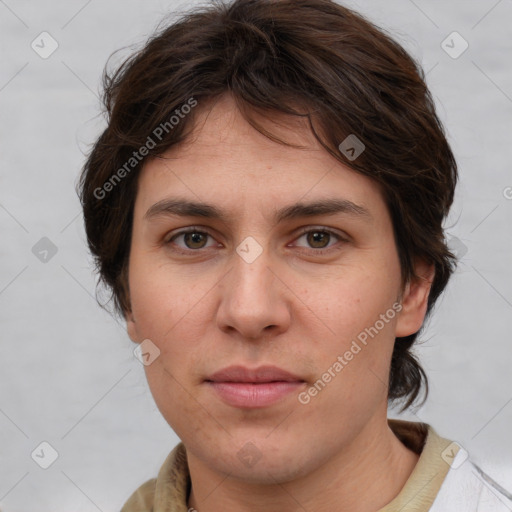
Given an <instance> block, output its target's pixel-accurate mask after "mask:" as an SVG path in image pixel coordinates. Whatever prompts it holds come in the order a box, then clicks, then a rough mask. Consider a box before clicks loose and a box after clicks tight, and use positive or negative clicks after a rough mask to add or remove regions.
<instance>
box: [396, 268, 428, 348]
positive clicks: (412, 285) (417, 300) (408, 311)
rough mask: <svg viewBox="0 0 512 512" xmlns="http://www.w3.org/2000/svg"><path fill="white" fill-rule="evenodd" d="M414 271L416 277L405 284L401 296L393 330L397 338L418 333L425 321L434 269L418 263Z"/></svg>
mask: <svg viewBox="0 0 512 512" xmlns="http://www.w3.org/2000/svg"><path fill="white" fill-rule="evenodd" d="M415 271H416V275H417V276H418V277H416V278H412V279H411V280H410V281H409V282H408V283H407V284H406V286H405V289H404V292H403V294H402V311H401V312H400V315H399V317H398V320H397V322H396V329H395V336H396V337H397V338H402V337H404V336H409V335H411V334H414V333H416V332H418V331H419V330H420V328H421V326H422V325H423V321H424V320H425V315H426V312H427V305H428V296H429V294H430V288H431V286H432V282H433V280H434V275H435V267H434V265H433V264H427V263H425V262H420V263H418V264H417V265H416V267H415Z"/></svg>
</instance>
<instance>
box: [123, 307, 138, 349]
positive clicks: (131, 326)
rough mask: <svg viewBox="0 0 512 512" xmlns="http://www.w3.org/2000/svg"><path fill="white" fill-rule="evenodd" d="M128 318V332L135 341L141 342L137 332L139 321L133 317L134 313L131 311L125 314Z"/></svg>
mask: <svg viewBox="0 0 512 512" xmlns="http://www.w3.org/2000/svg"><path fill="white" fill-rule="evenodd" d="M125 319H126V332H127V333H128V336H129V337H130V339H131V340H132V341H133V342H134V343H139V336H138V334H137V323H136V322H135V318H134V317H133V313H132V312H131V311H130V312H128V313H126V314H125Z"/></svg>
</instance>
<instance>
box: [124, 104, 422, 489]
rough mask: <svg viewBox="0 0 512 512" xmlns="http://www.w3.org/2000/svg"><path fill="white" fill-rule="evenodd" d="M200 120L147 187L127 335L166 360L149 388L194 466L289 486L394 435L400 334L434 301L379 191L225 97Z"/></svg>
mask: <svg viewBox="0 0 512 512" xmlns="http://www.w3.org/2000/svg"><path fill="white" fill-rule="evenodd" d="M199 108H200V107H198V109H199ZM198 114H199V117H198V118H197V121H198V122H197V123H196V125H195V130H194V136H193V137H192V138H191V139H190V141H189V142H188V143H187V144H185V145H182V146H180V147H176V148H172V149H171V150H170V151H169V152H168V153H167V154H166V155H164V156H165V158H162V159H154V160H151V161H148V162H147V163H146V165H145V166H144V168H143V170H142V172H141V174H140V177H139V183H138V193H137V198H136V203H135V209H134V223H133V236H132V245H131V252H130V261H129V289H130V300H131V305H132V310H131V313H130V314H128V315H127V325H128V332H129V334H130V337H131V339H132V340H133V341H134V342H136V343H140V342H142V341H143V340H150V342H151V343H152V344H154V345H155V346H156V347H157V348H158V350H159V351H160V354H159V356H158V357H157V358H156V359H154V361H153V362H152V363H151V364H149V365H147V366H145V371H146V375H147V379H148V383H149V386H150V389H151V392H152V394H153V396H154V399H155V401H156V403H157V405H158V407H159V409H160V411H161V413H162V415H163V416H164V418H165V419H166V420H167V422H168V423H169V425H170V426H171V427H172V428H173V430H174V431H175V432H176V433H177V435H178V436H179V437H180V439H181V440H182V441H183V443H184V444H185V446H186V447H187V452H188V453H189V454H190V456H191V457H194V458H195V459H196V460H198V461H201V462H202V463H203V464H204V465H205V466H207V467H209V468H211V469H212V470H216V471H219V472H223V473H225V474H227V473H235V474H236V475H237V476H238V477H239V478H242V479H246V480H247V481H252V482H260V483H264V482H275V480H276V479H282V480H283V481H286V480H287V479H291V478H295V477H298V476H300V475H304V474H307V473H308V472H311V471H314V470H315V469H316V468H318V467H320V466H321V465H323V464H325V463H326V462H327V461H328V460H329V459H330V458H331V457H333V455H334V454H336V453H341V452H343V451H344V450H345V451H346V450H349V449H350V446H351V444H352V442H353V441H354V439H355V438H356V437H357V436H358V435H359V434H360V433H361V432H363V431H364V432H367V433H368V435H369V434H370V433H371V431H372V429H377V428H378V427H377V425H381V426H382V425H385V418H386V408H387V381H388V375H389V365H390V358H391V353H392V349H393V344H394V341H395V336H405V335H407V334H411V333H414V332H416V331H417V330H418V329H419V327H420V326H421V323H422V321H423V317H424V313H425V307H426V298H427V294H428V288H425V286H424V285H423V284H421V283H423V281H421V282H420V283H419V284H414V283H412V284H408V285H407V286H406V287H405V289H404V290H402V288H401V273H400V265H399V259H398V254H397V250H396V246H395V241H394V237H393V227H392V223H391V220H390V216H389V213H388V211H387V208H386V205H385V203H384V200H383V196H382V194H381V192H380V190H379V188H378V186H377V185H376V184H375V183H374V182H373V181H372V180H370V179H368V178H366V177H364V176H362V175H360V174H358V173H356V172H354V171H352V170H350V169H349V168H348V167H346V166H344V165H343V164H341V163H340V162H339V161H338V160H336V159H334V158H333V157H332V156H330V155H329V154H328V153H326V152H325V150H324V149H323V148H321V146H320V145H319V144H318V142H317V141H316V140H315V139H314V137H313V135H311V133H310V132H309V130H308V128H307V127H306V126H305V125H302V124H298V122H297V121H294V120H290V119H285V118H282V119H280V124H275V123H274V122H271V121H267V124H266V127H267V128H268V129H269V130H270V131H271V132H272V133H275V134H276V135H278V136H279V137H280V138H283V139H284V140H286V141H289V142H292V143H294V144H301V145H303V146H305V147H306V149H297V148H292V147H287V146H284V145H280V144H277V143H275V142H273V141H271V140H269V139H267V138H266V137H264V136H263V135H261V134H260V133H258V132H257V131H255V130H254V129H253V128H252V127H250V125H248V124H247V123H246V122H245V121H244V120H243V118H242V117H241V115H240V114H239V113H238V111H237V110H236V108H235V106H234V103H233V102H232V100H231V99H230V98H229V96H224V97H222V98H221V99H220V100H219V101H218V102H217V103H216V104H215V105H214V106H213V107H211V108H209V109H208V110H205V111H199V110H198ZM275 121H277V118H276V119H275ZM190 203H198V204H196V205H195V206H194V205H191V204H190ZM199 205H202V206H200V207H199ZM308 205H309V206H308ZM315 205H316V206H315ZM400 296H401V304H399V303H398V302H397V300H398V298H399V297H400ZM365 334H366V336H365ZM145 343H146V344H147V343H148V342H147V341H146V342H145ZM232 366H238V367H242V370H241V371H239V372H234V373H228V374H225V375H222V374H221V375H214V374H215V373H218V372H219V371H221V370H224V369H226V368H228V367H232ZM268 366H271V367H273V368H271V369H268V368H267V369H264V368H263V367H268ZM244 370H245V371H244ZM258 370H261V371H259V372H258ZM279 370H282V371H281V372H280V371H279ZM283 372H287V373H286V374H285V373H283ZM270 381H273V382H270ZM269 475H271V476H269Z"/></svg>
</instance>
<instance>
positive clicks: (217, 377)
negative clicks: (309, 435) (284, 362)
mask: <svg viewBox="0 0 512 512" xmlns="http://www.w3.org/2000/svg"><path fill="white" fill-rule="evenodd" d="M305 382H306V381H305V380H304V379H302V378H301V377H298V376H297V375H294V374H292V373H290V372H288V371H286V370H283V369H281V368H278V367H276V366H261V367H259V368H256V369H249V368H245V367H243V366H230V367H228V368H224V369H223V370H220V371H218V372H215V373H214V374H212V375H211V376H209V377H208V378H207V379H205V383H206V384H207V385H208V386H210V388H211V389H212V390H213V391H214V392H215V393H216V395H217V396H218V397H219V398H220V399H221V400H222V401H224V402H225V403H227V404H228V405H231V406H233V407H239V408H245V409H250V408H261V407H267V406H269V405H272V404H274V403H276V402H279V401H281V400H282V399H284V398H285V397H286V396H288V395H290V394H291V393H292V392H294V391H298V390H299V389H300V388H301V387H302V386H303V385H304V384H305Z"/></svg>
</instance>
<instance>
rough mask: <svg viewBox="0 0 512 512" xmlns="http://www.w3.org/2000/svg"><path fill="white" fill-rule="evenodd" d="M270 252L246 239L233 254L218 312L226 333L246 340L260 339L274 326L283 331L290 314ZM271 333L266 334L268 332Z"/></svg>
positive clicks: (219, 321)
mask: <svg viewBox="0 0 512 512" xmlns="http://www.w3.org/2000/svg"><path fill="white" fill-rule="evenodd" d="M274 272H275V270H272V257H271V254H270V253H269V251H268V249H266V248H265V247H263V246H262V245H261V244H260V243H259V242H258V241H257V240H256V239H255V238H252V237H247V238H245V239H244V240H243V241H242V242H241V243H240V244H239V245H238V247H237V248H236V252H234V253H233V258H232V266H231V271H230V272H229V273H228V275H227V276H226V277H227V279H226V281H224V282H223V286H222V294H221V298H220V301H221V302H220V308H219V311H218V324H219V327H220V328H222V329H229V328H233V329H235V330H237V331H238V332H239V333H240V334H241V335H243V337H246V338H258V337H260V336H263V335H264V334H266V333H267V331H268V329H267V328H270V326H273V328H274V330H276V331H281V330H282V329H285V328H286V327H287V324H288V321H289V318H288V317H289V314H288V309H287V305H286V302H285V299H284V297H283V296H282V290H278V289H277V288H276V287H279V280H276V278H275V276H274ZM265 329H267V331H265V332H264V330H265Z"/></svg>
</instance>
